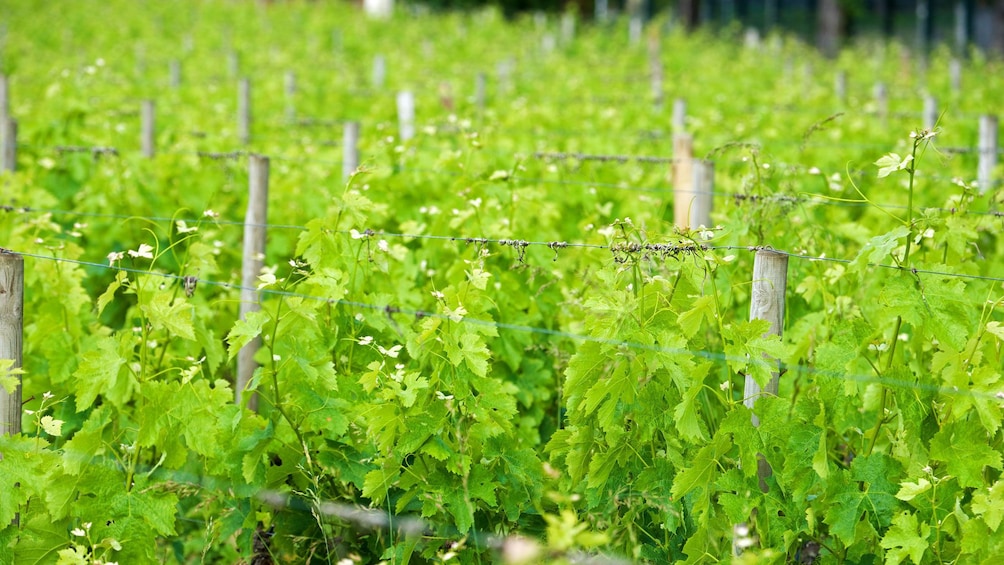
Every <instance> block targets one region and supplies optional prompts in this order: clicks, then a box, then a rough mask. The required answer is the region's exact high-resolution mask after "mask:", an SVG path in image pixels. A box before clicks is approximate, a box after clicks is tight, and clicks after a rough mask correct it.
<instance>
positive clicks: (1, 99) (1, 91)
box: [0, 73, 10, 119]
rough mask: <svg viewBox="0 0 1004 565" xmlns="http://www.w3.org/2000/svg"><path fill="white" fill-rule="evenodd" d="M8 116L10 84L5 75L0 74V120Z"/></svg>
mask: <svg viewBox="0 0 1004 565" xmlns="http://www.w3.org/2000/svg"><path fill="white" fill-rule="evenodd" d="M8 116H10V84H9V83H8V81H7V75H5V74H3V73H0V119H3V118H6V117H8Z"/></svg>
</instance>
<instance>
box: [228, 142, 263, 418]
mask: <svg viewBox="0 0 1004 565" xmlns="http://www.w3.org/2000/svg"><path fill="white" fill-rule="evenodd" d="M268 168H269V167H268V157H265V156H262V155H250V156H249V157H248V210H247V215H245V217H244V250H243V251H244V257H243V262H242V264H241V305H240V318H241V320H244V319H246V318H247V315H248V314H249V313H251V312H257V311H258V310H261V304H260V303H259V297H258V291H257V290H256V289H257V287H258V275H260V274H261V269H262V266H264V264H265V236H266V224H267V222H268ZM261 344H262V341H261V337H260V336H259V337H256V338H255V339H253V340H252V341H250V342H249V343H247V344H246V345H245V346H244V347H242V348H241V350H240V351H239V352H238V353H237V382H236V385H235V387H234V388H235V391H236V400H237V404H241V403H242V401H243V399H244V389H245V388H246V387H247V385H248V383H249V382H251V379H252V377H254V372H255V369H257V368H258V364H257V363H256V362H255V360H254V356H255V353H257V351H258V350H259V349H261ZM247 406H248V408H249V409H251V410H257V409H258V398H257V397H256V396H255V395H251V396H250V397H249V398H248V399H247Z"/></svg>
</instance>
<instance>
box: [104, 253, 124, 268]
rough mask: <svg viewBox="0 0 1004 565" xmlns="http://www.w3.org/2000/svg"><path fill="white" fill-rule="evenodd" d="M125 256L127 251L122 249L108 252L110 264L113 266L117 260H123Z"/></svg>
mask: <svg viewBox="0 0 1004 565" xmlns="http://www.w3.org/2000/svg"><path fill="white" fill-rule="evenodd" d="M123 257H125V253H123V252H121V251H112V252H111V253H109V254H108V266H109V267H111V266H112V265H114V264H115V263H116V262H117V261H121V260H122V258H123Z"/></svg>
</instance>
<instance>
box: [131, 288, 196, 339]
mask: <svg viewBox="0 0 1004 565" xmlns="http://www.w3.org/2000/svg"><path fill="white" fill-rule="evenodd" d="M140 309H141V310H143V313H145V314H146V315H147V317H148V318H149V320H150V324H151V325H152V326H153V327H154V329H164V330H166V331H167V333H168V334H170V335H171V336H177V337H181V338H184V339H188V340H192V341H195V329H194V327H193V326H192V319H193V318H194V316H195V314H194V312H193V311H192V306H191V305H190V304H188V302H187V301H186V300H185V298H184V297H178V298H174V299H173V300H172V299H171V294H170V293H168V292H167V291H158V292H154V294H153V297H152V298H151V299H150V300H149V302H145V303H142V304H140Z"/></svg>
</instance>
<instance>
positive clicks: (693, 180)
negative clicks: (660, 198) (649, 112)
mask: <svg viewBox="0 0 1004 565" xmlns="http://www.w3.org/2000/svg"><path fill="white" fill-rule="evenodd" d="M714 177H715V169H714V164H713V163H710V162H708V161H703V160H700V159H694V138H693V137H691V136H690V135H687V134H684V133H680V134H676V135H674V136H673V223H674V225H676V227H677V229H679V230H681V231H687V230H693V229H697V228H698V227H700V226H705V227H707V226H710V225H711V202H712V199H711V197H712V193H713V191H714V182H715V181H714Z"/></svg>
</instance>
